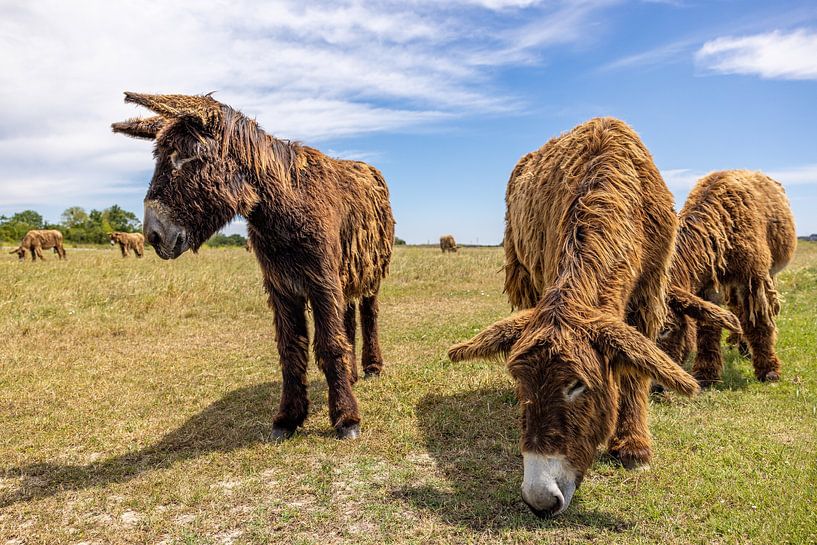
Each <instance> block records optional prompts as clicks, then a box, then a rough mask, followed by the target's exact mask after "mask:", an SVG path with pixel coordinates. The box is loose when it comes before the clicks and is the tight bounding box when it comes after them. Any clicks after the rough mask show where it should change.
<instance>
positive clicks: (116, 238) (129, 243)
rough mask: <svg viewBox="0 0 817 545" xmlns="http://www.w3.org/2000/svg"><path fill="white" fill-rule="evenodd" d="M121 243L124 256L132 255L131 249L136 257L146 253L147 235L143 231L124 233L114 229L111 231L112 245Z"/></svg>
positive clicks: (120, 247)
mask: <svg viewBox="0 0 817 545" xmlns="http://www.w3.org/2000/svg"><path fill="white" fill-rule="evenodd" d="M115 244H119V250H120V251H121V252H122V257H127V256H129V255H130V252H131V250H133V253H135V254H136V257H142V256H143V255H145V236H144V235H143V234H142V233H122V232H119V231H114V232H113V233H111V245H112V246H113V245H115Z"/></svg>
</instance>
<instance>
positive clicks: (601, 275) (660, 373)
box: [448, 118, 698, 517]
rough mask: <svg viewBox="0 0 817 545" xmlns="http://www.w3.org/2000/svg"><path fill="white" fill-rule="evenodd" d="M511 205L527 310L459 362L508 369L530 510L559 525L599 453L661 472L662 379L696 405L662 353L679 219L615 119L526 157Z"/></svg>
mask: <svg viewBox="0 0 817 545" xmlns="http://www.w3.org/2000/svg"><path fill="white" fill-rule="evenodd" d="M505 200H506V204H507V211H506V214H505V238H504V248H505V291H506V292H507V293H508V297H509V299H510V302H511V305H513V306H514V307H516V308H520V309H525V310H522V311H521V312H519V313H517V314H514V315H512V316H511V317H509V318H505V319H503V320H500V321H498V322H496V323H495V324H493V325H491V326H489V327H488V328H487V329H486V330H484V331H483V332H482V333H480V334H478V335H477V336H476V337H474V338H473V339H471V340H469V341H467V342H464V343H461V344H457V345H454V346H452V347H451V349H450V350H449V352H448V355H449V357H450V358H451V360H453V361H460V360H465V359H469V358H480V357H482V358H484V357H489V356H495V355H504V356H506V358H507V366H508V370H509V371H510V374H511V376H512V377H513V378H514V380H515V382H516V390H517V398H518V399H519V405H520V407H521V409H522V438H521V450H522V457H523V460H524V477H523V481H522V498H523V500H524V501H525V503H526V504H527V505H528V506H529V507H530V508H531V510H532V511H533V512H534V513H535V514H536V515H538V516H540V517H544V516H553V515H557V514H559V513H561V512H562V511H564V510H565V509H566V508H567V507H568V505H569V504H570V500H571V498H572V497H573V494H574V492H575V491H576V489H577V488H578V487H579V485H580V483H581V481H582V479H583V476H584V473H585V472H586V471H587V469H588V468H589V467H590V465H591V463H592V462H593V459H594V458H595V455H596V448H597V447H598V446H599V445H601V444H603V443H605V442H608V449H609V452H610V454H612V455H613V456H615V457H617V458H618V459H619V460H620V461H621V462H622V464H623V465H624V466H625V467H628V468H634V467H637V466H643V465H646V464H647V463H648V462H649V461H650V457H651V439H650V434H649V429H648V425H647V398H648V389H649V383H650V380H651V379H652V380H656V381H658V382H660V383H662V384H664V385H665V386H667V387H669V388H672V389H674V390H676V391H678V392H681V393H682V394H685V395H692V394H694V393H695V392H697V391H698V384H697V383H696V382H695V380H694V379H693V378H692V377H691V376H689V375H688V374H687V373H686V372H684V370H683V369H681V368H680V367H679V366H678V365H676V364H675V363H674V362H673V361H672V360H671V359H669V358H668V357H667V356H666V354H664V353H663V352H661V350H659V349H658V347H657V346H656V345H655V343H654V342H653V339H655V337H656V335H657V334H658V331H659V328H660V327H661V325H662V324H663V322H664V318H665V316H666V312H667V311H666V305H665V296H666V287H667V284H668V274H667V268H668V265H669V259H670V253H671V252H672V248H673V243H674V240H675V230H676V225H677V219H676V216H675V212H674V211H673V208H672V194H671V193H670V192H669V190H668V189H667V186H666V185H665V184H664V181H663V180H662V178H661V175H660V174H659V172H658V169H657V168H656V167H655V165H654V164H653V161H652V157H651V156H650V154H649V152H648V151H647V149H646V148H645V147H644V144H642V142H641V140H640V139H639V138H638V135H636V134H635V132H633V130H632V129H631V128H630V127H629V126H627V125H626V124H625V123H623V122H622V121H619V120H616V119H611V118H603V119H593V120H591V121H588V122H587V123H584V124H582V125H580V126H578V127H576V128H574V129H573V130H572V131H570V132H568V133H566V134H564V135H562V136H559V137H557V138H554V139H552V140H551V141H550V142H548V143H547V144H545V145H544V146H543V147H542V148H541V149H539V150H538V151H535V152H533V153H530V154H528V155H526V156H525V157H523V158H522V159H521V160H520V161H519V163H518V164H517V165H516V168H515V169H514V171H513V173H512V174H511V178H510V180H509V181H508V189H507V193H506V198H505Z"/></svg>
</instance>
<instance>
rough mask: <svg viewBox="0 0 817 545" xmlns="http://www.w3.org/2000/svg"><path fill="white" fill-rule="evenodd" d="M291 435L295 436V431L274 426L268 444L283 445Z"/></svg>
mask: <svg viewBox="0 0 817 545" xmlns="http://www.w3.org/2000/svg"><path fill="white" fill-rule="evenodd" d="M293 435H295V430H291V429H289V428H281V427H278V426H275V427H273V428H272V433H270V437H269V440H270V443H283V442H284V441H286V440H287V439H289V438H290V437H292V436H293Z"/></svg>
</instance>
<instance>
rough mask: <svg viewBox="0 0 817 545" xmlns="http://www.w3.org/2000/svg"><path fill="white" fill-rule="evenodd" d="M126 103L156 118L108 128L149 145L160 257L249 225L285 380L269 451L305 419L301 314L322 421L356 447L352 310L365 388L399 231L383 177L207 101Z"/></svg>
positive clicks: (152, 223) (151, 209) (150, 226)
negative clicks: (317, 378) (236, 223)
mask: <svg viewBox="0 0 817 545" xmlns="http://www.w3.org/2000/svg"><path fill="white" fill-rule="evenodd" d="M125 101H126V102H132V103H135V104H140V105H142V106H145V107H147V108H149V109H151V110H153V111H154V112H156V113H157V114H159V115H158V116H155V117H151V118H148V119H132V120H129V121H125V122H122V123H114V124H113V130H114V132H121V133H125V134H128V135H130V136H134V137H138V138H148V139H155V140H156V151H155V156H156V170H155V172H154V174H153V179H152V181H151V183H150V188H149V189H148V192H147V196H146V197H145V221H144V232H145V235H146V236H147V239H148V241H149V242H150V243H151V244H152V245H153V247H154V248H155V250H156V253H157V254H158V255H159V257H161V258H163V259H173V258H176V257H178V256H179V255H181V254H182V253H183V252H184V251H186V250H188V249H191V248H192V249H193V251H194V252H195V251H196V250H197V249H198V248H199V247H200V246H201V245H202V244H203V243H204V242H205V241H206V240H207V239H208V238H209V237H210V236H211V235H212V234H213V233H215V232H216V231H218V230H219V229H221V228H222V227H224V225H226V224H227V223H228V222H229V221H230V220H231V219H232V218H234V217H235V216H236V215H241V216H244V217H245V218H246V219H247V224H248V234H249V239H250V241H251V245H252V248H253V251H254V252H255V255H256V258H257V259H258V262H259V264H260V265H261V270H262V274H263V278H264V287H265V288H266V291H267V293H268V294H269V305H270V307H271V308H272V309H273V311H274V312H275V329H276V337H277V343H278V353H279V355H280V359H281V367H282V372H283V386H282V394H281V403H280V408H279V410H278V414H277V415H276V416H275V418H274V421H273V424H274V426H273V431H272V439H273V440H276V441H278V440H283V439H286V438H288V437H290V436H291V435H292V434H293V433H294V432H295V430H296V429H297V428H298V426H300V425H301V424H302V423H303V422H304V420H305V419H306V416H307V411H308V404H309V400H308V397H307V379H306V366H307V357H308V356H307V346H308V343H309V338H308V333H307V318H306V306H307V303H308V304H309V305H310V307H311V309H312V314H313V316H314V321H315V339H314V351H315V357H316V360H317V361H318V364H319V365H320V367H321V369H322V370H323V372H324V374H325V375H326V381H327V383H328V385H329V417H330V419H331V422H332V425H333V426H334V427H335V430H336V432H337V436H338V437H339V438H341V439H345V438H354V437H357V436H358V434H359V433H360V426H359V423H360V415H359V412H358V406H357V400H356V399H355V396H354V394H353V393H352V388H351V385H352V383H354V382H355V381H356V380H357V367H356V365H355V356H354V348H353V347H354V336H355V329H356V324H355V322H356V317H355V302H356V301H358V300H359V308H360V315H361V322H362V329H363V370H364V372H365V373H366V376H371V375H378V374H380V372H381V370H382V368H383V357H382V355H381V353H380V346H379V342H378V333H377V314H378V304H377V294H378V291H379V289H380V282H381V280H382V279H383V278H384V277H385V276H386V274H387V272H388V267H389V262H390V260H391V255H392V241H393V240H394V219H393V216H392V211H391V205H390V204H389V190H388V187H387V186H386V182H385V180H384V179H383V176H382V174H381V173H380V172H379V171H378V170H377V169H376V168H374V167H372V166H369V165H367V164H366V163H362V162H358V161H342V160H338V159H332V158H329V157H327V156H326V155H324V154H322V153H321V152H319V151H318V150H315V149H312V148H309V147H306V146H303V145H300V144H298V143H294V142H290V141H287V140H280V139H278V138H274V137H272V136H270V135H268V134H266V133H265V132H264V131H263V130H261V128H260V127H259V126H258V125H257V124H256V122H255V121H253V120H252V119H250V118H248V117H245V116H244V115H243V114H241V113H240V112H238V111H236V110H233V109H232V108H230V107H229V106H227V105H225V104H221V103H220V102H218V101H216V100H215V99H213V98H212V97H211V96H209V95H207V96H187V95H144V94H136V93H125Z"/></svg>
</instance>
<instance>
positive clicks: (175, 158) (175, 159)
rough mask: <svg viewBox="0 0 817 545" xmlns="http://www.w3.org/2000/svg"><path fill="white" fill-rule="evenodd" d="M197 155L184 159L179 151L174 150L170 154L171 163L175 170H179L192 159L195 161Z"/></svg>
mask: <svg viewBox="0 0 817 545" xmlns="http://www.w3.org/2000/svg"><path fill="white" fill-rule="evenodd" d="M195 160H196V157H186V158H184V159H182V158H181V157H179V152H177V151H174V152H173V153H171V154H170V165H171V166H172V167H173V170H174V171H179V170H181V169H182V167H183V166H184V165H186V164H187V163H189V162H190V161H195Z"/></svg>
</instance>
